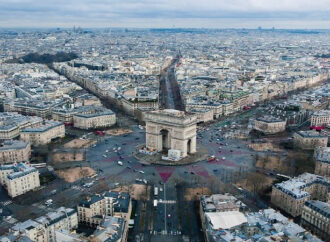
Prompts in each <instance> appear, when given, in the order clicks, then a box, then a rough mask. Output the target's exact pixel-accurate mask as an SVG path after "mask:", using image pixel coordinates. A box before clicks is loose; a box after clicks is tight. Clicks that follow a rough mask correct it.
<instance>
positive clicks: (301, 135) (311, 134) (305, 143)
mask: <svg viewBox="0 0 330 242" xmlns="http://www.w3.org/2000/svg"><path fill="white" fill-rule="evenodd" d="M293 145H294V146H295V147H297V148H300V149H303V150H313V149H314V148H316V147H318V146H321V147H327V145H328V137H327V136H325V135H322V134H320V133H318V132H317V131H314V130H308V131H298V132H295V133H294V135H293Z"/></svg>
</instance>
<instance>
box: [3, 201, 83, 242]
mask: <svg viewBox="0 0 330 242" xmlns="http://www.w3.org/2000/svg"><path fill="white" fill-rule="evenodd" d="M77 227H78V219H77V212H76V211H75V210H74V209H72V208H65V207H60V208H58V209H56V210H55V211H53V212H49V213H47V214H46V215H45V216H42V217H39V218H37V219H34V220H32V219H29V220H26V221H24V222H20V223H17V224H15V225H14V226H13V227H11V228H10V234H9V237H14V238H15V237H16V236H17V235H19V236H17V237H22V236H25V237H27V238H28V239H30V240H31V241H36V242H54V241H60V240H58V239H57V237H56V232H57V231H69V232H71V231H73V230H74V229H76V228H77ZM15 235H16V236H15ZM30 240H29V241H30ZM15 241H16V240H15ZM24 241H25V240H24ZM77 241H80V240H77Z"/></svg>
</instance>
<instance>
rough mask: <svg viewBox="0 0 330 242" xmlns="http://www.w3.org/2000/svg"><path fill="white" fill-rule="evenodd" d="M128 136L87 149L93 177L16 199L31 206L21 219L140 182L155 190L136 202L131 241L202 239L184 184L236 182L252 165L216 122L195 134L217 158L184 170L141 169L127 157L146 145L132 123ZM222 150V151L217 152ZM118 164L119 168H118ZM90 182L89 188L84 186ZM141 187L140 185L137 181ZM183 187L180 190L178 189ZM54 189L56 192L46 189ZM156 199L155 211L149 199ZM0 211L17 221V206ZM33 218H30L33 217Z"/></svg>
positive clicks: (53, 184)
mask: <svg viewBox="0 0 330 242" xmlns="http://www.w3.org/2000/svg"><path fill="white" fill-rule="evenodd" d="M132 129H133V132H132V133H130V134H125V135H121V136H111V137H98V143H96V145H95V146H92V147H90V148H88V149H86V155H87V157H86V161H85V162H80V163H79V166H90V167H91V168H93V169H94V170H95V171H96V172H97V173H98V176H97V177H96V178H93V179H91V178H87V177H85V178H83V179H82V180H80V181H77V182H75V183H73V184H68V183H66V182H64V181H63V180H61V179H58V178H57V179H55V180H54V181H53V182H51V183H50V184H48V185H47V186H46V187H45V188H43V189H41V190H40V191H38V192H35V194H36V195H35V196H29V195H28V194H26V196H25V197H22V198H21V199H20V203H21V204H31V205H32V206H30V208H29V211H30V212H29V213H25V215H26V216H30V217H36V216H40V215H42V214H44V213H46V212H47V211H50V210H52V209H54V208H56V207H59V206H67V207H75V206H76V205H77V204H78V203H79V201H81V199H82V198H84V197H86V196H87V195H88V194H91V193H94V192H98V191H100V190H102V186H103V185H104V184H108V185H109V186H110V187H114V184H115V183H119V184H122V185H125V184H132V183H136V182H137V181H136V179H145V180H147V182H148V184H149V185H151V186H152V187H154V186H157V187H158V189H159V194H158V197H157V198H156V197H154V196H153V189H151V190H152V192H151V196H150V199H149V200H147V201H137V207H136V216H135V228H134V230H133V238H134V241H164V240H163V238H166V240H167V241H181V239H182V236H187V237H188V238H190V239H192V240H191V241H203V235H202V233H201V231H200V224H199V215H198V203H196V202H194V201H186V200H185V199H184V186H187V187H198V186H208V185H210V183H209V181H210V180H212V179H213V178H217V179H220V180H222V181H225V182H230V181H231V180H233V179H234V178H237V174H238V173H237V172H238V171H243V172H242V176H243V175H244V172H246V171H248V170H249V169H251V168H252V167H253V162H254V152H253V151H251V150H250V149H249V148H248V147H247V146H246V145H245V144H244V142H241V141H239V140H230V139H223V138H221V133H220V132H218V128H217V127H216V125H215V124H213V125H211V126H208V127H207V128H203V129H201V130H200V131H198V142H199V143H201V144H203V145H205V146H206V147H208V149H209V152H210V154H212V155H215V156H216V157H217V160H215V161H212V162H208V161H206V160H205V161H201V162H198V163H196V164H190V165H183V166H160V165H150V166H146V165H142V164H141V163H139V161H138V160H137V159H135V158H134V157H133V155H132V152H133V151H135V149H136V147H137V146H138V145H141V144H144V142H145V131H144V130H141V129H139V128H138V127H137V126H136V125H134V126H132ZM220 147H221V148H220ZM118 161H122V163H123V165H119V164H118ZM89 182H94V183H93V185H92V186H91V187H89V188H86V187H83V185H84V184H86V183H89ZM137 183H141V182H137ZM182 184H184V186H183V185H182ZM52 190H56V191H57V192H56V194H50V191H52ZM47 199H53V201H54V202H53V205H51V206H49V207H46V206H45V205H44V202H45V201H46V200H47ZM154 199H157V200H158V204H157V207H154V205H153V200H154ZM6 200H8V199H1V202H2V203H3V204H4V205H5V207H6V208H7V209H8V210H9V211H11V212H12V213H13V215H14V216H15V217H18V218H19V219H21V220H24V219H25V218H24V217H22V216H20V211H22V206H21V205H18V204H17V201H16V200H14V202H13V203H11V204H9V203H6ZM32 215H33V216H32Z"/></svg>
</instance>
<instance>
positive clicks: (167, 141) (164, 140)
mask: <svg viewBox="0 0 330 242" xmlns="http://www.w3.org/2000/svg"><path fill="white" fill-rule="evenodd" d="M159 133H160V135H161V139H160V141H161V148H162V150H163V151H167V150H169V149H171V133H170V131H169V130H168V129H165V128H162V129H161V130H160V131H159Z"/></svg>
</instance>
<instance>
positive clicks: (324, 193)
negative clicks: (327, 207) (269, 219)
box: [271, 173, 330, 217]
mask: <svg viewBox="0 0 330 242" xmlns="http://www.w3.org/2000/svg"><path fill="white" fill-rule="evenodd" d="M329 186H330V180H329V179H327V178H325V177H321V176H318V175H314V174H310V173H303V174H302V175H300V176H298V177H295V178H293V179H290V180H288V181H284V182H281V183H277V184H275V185H274V186H273V188H272V195H271V202H272V204H274V205H275V206H276V207H278V208H280V209H282V210H283V211H285V212H287V213H288V214H290V215H291V216H293V217H297V216H300V215H301V213H302V208H303V206H304V203H305V202H306V201H308V200H312V199H316V200H320V201H326V202H329V198H330V196H329V195H330V194H329V191H328V187H329Z"/></svg>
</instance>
